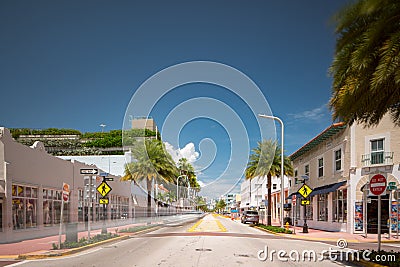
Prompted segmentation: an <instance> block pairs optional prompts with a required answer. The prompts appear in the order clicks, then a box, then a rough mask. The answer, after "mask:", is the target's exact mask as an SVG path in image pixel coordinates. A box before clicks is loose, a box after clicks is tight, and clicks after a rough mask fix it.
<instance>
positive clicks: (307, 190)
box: [297, 184, 313, 198]
mask: <svg viewBox="0 0 400 267" xmlns="http://www.w3.org/2000/svg"><path fill="white" fill-rule="evenodd" d="M312 191H313V190H312V189H311V188H310V187H309V186H308V185H306V184H303V186H302V187H300V189H299V191H297V193H299V194H300V195H301V196H302V197H303V198H307V197H308V196H309V195H310V194H311V192H312Z"/></svg>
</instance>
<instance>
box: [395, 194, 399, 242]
mask: <svg viewBox="0 0 400 267" xmlns="http://www.w3.org/2000/svg"><path fill="white" fill-rule="evenodd" d="M395 222H396V238H397V239H399V191H398V190H396V220H395Z"/></svg>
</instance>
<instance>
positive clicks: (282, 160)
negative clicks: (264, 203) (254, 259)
mask: <svg viewBox="0 0 400 267" xmlns="http://www.w3.org/2000/svg"><path fill="white" fill-rule="evenodd" d="M258 116H259V117H261V118H267V119H272V120H276V121H278V122H279V123H280V124H281V212H280V213H281V214H280V219H281V227H282V228H283V227H284V223H283V202H284V201H285V196H284V194H285V190H284V188H283V187H284V184H285V183H284V181H285V178H284V171H283V162H284V157H283V151H284V149H283V136H284V125H283V121H282V120H281V119H280V118H278V117H275V116H269V115H263V114H258ZM268 201H271V200H270V199H268Z"/></svg>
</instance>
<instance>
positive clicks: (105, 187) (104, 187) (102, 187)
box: [97, 181, 112, 197]
mask: <svg viewBox="0 0 400 267" xmlns="http://www.w3.org/2000/svg"><path fill="white" fill-rule="evenodd" d="M111 190H112V188H111V187H110V186H109V185H108V184H107V183H106V182H104V181H103V182H102V183H101V184H100V185H99V186H98V187H97V191H98V192H99V193H100V194H101V195H102V196H103V197H105V196H107V194H108V193H110V191H111Z"/></svg>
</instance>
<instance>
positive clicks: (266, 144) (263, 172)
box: [245, 140, 293, 225]
mask: <svg viewBox="0 0 400 267" xmlns="http://www.w3.org/2000/svg"><path fill="white" fill-rule="evenodd" d="M252 152H253V153H252V154H251V155H250V157H249V162H248V164H247V168H246V174H245V175H246V179H249V180H250V184H251V179H253V178H255V177H265V176H267V186H268V207H267V225H271V224H272V221H271V207H272V205H271V203H272V201H271V200H272V197H271V195H272V192H271V188H272V186H271V184H272V176H276V177H280V174H281V153H282V150H281V148H280V146H279V145H278V144H277V142H275V141H272V140H264V141H262V142H258V146H257V147H256V148H254V149H253V150H252ZM283 168H284V175H293V166H292V164H291V161H290V159H289V158H288V157H286V156H284V162H283ZM281 186H284V183H283V179H282V182H281ZM250 190H251V189H250Z"/></svg>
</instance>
